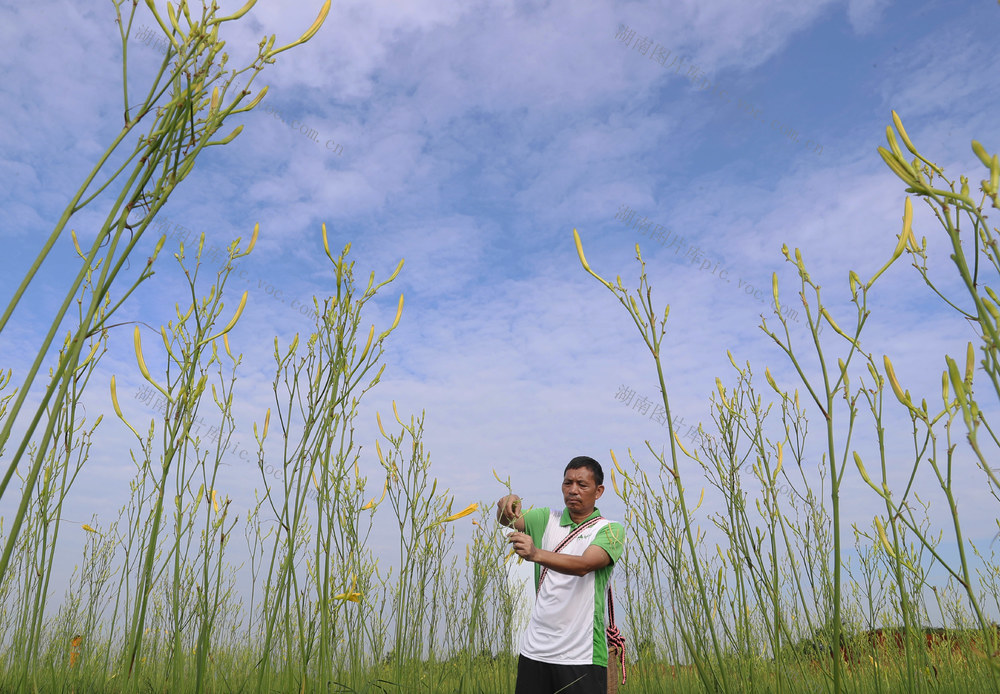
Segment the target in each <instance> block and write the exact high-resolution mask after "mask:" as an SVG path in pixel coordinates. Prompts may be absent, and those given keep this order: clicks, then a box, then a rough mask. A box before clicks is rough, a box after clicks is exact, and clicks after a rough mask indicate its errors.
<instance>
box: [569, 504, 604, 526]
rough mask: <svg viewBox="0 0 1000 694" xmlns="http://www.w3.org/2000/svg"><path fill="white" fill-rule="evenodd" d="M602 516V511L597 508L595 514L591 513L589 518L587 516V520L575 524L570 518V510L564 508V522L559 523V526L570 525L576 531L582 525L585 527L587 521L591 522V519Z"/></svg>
mask: <svg viewBox="0 0 1000 694" xmlns="http://www.w3.org/2000/svg"><path fill="white" fill-rule="evenodd" d="M600 515H601V510H600V509H599V508H597V507H596V506H595V507H594V512H593V513H591V514H590V515H589V516H587V517H586V518H584V519H583V520H582V521H580V522H579V523H574V522H573V519H572V518H570V515H569V509H568V508H564V509H563V514H562V520H560V521H559V525H562V526H566V525H568V526H570V527H571V528H572V529H573V530H575V529H576V528H578V527H580V526H581V525H583V524H584V523H586V522H587V521H589V520H590V519H591V518H597V517H598V516H600Z"/></svg>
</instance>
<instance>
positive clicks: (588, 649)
mask: <svg viewBox="0 0 1000 694" xmlns="http://www.w3.org/2000/svg"><path fill="white" fill-rule="evenodd" d="M600 515H601V512H600V511H599V510H597V509H594V512H593V513H592V514H591V515H590V516H588V517H587V518H586V519H585V520H584V521H582V522H581V523H574V522H573V521H572V519H571V518H570V516H569V511H567V510H565V509H563V510H562V511H554V510H550V509H548V508H536V509H532V510H530V511H527V512H526V513H525V514H524V525H525V532H526V533H527V534H528V535H531V539H532V540H533V541H534V543H535V546H536V547H540V548H542V549H545V550H548V551H550V552H551V551H553V550H554V549H555V548H556V545H558V544H559V543H560V542H562V541H563V540H564V539H565V538H566V536H567V535H569V534H570V533H571V532H572V531H573V530H575V529H576V528H577V527H578V526H579V525H582V523H585V522H587V521H588V520H590V519H591V518H596V517H598V516H600ZM590 545H597V546H598V547H601V548H603V549H604V551H605V552H607V553H608V556H610V557H611V564H609V565H608V566H605V567H604V568H603V569H598V570H597V571H591V572H590V573H588V574H586V575H585V576H569V575H566V574H561V573H559V572H558V571H552V570H551V569H550V570H549V571H548V572H546V574H545V581H544V582H543V583H542V587H541V590H538V577H539V574H540V573H541V569H542V567H541V565H539V564H537V563H536V564H535V589H536V595H535V606H534V608H533V609H532V611H531V619H530V620H529V621H528V627H527V629H525V631H524V635H523V636H522V637H521V654H522V655H523V656H525V657H527V658H531V659H532V660H537V661H539V662H542V663H553V664H559V665H603V666H605V667H607V664H608V643H607V639H606V638H605V635H604V627H605V624H606V622H605V612H606V610H607V590H608V581H610V580H611V572H612V571H613V570H614V564H615V562H617V561H618V559H619V557H621V554H622V549H623V548H624V546H625V528H624V527H622V525H621V524H620V523H614V522H612V521H609V520H606V519H602V520H600V521H598V522H597V523H595V524H594V525H593V526H591V527H589V528H587V529H586V530H584V531H583V532H582V533H580V534H579V535H577V536H576V537H575V538H573V540H572V542H570V543H569V544H568V545H566V546H565V547H563V549H562V550H561V551H560V553H562V554H571V555H577V556H579V555H582V554H583V553H584V551H585V550H586V549H587V547H589V546H590Z"/></svg>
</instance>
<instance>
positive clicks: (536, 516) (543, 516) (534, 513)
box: [523, 508, 549, 547]
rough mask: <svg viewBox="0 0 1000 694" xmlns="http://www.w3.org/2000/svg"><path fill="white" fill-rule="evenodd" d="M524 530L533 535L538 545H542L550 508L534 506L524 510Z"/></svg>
mask: <svg viewBox="0 0 1000 694" xmlns="http://www.w3.org/2000/svg"><path fill="white" fill-rule="evenodd" d="M523 518H524V532H525V533H526V534H528V535H531V539H532V541H533V542H534V543H535V546H536V547H541V546H542V537H543V536H544V535H545V526H546V525H548V523H549V509H547V508H533V509H531V510H528V511H525V512H524V516H523Z"/></svg>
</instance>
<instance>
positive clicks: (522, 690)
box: [514, 655, 608, 694]
mask: <svg viewBox="0 0 1000 694" xmlns="http://www.w3.org/2000/svg"><path fill="white" fill-rule="evenodd" d="M607 691H608V669H607V668H606V667H602V666H600V665H553V664H551V663H540V662H538V661H537V660H532V659H531V658H525V657H524V656H523V655H522V656H518V659H517V686H516V687H515V688H514V694H555V692H559V694H607Z"/></svg>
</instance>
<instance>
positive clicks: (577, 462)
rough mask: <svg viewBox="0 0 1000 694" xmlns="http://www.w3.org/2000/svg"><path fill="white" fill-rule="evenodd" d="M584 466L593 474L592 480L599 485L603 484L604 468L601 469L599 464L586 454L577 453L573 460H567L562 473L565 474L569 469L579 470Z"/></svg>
mask: <svg viewBox="0 0 1000 694" xmlns="http://www.w3.org/2000/svg"><path fill="white" fill-rule="evenodd" d="M582 467H585V468H587V469H588V470H590V472H591V473H592V474H593V475H594V482H595V483H596V484H597V486H598V487H600V486H601V485H602V484H604V470H602V469H601V464H600V463H599V462H597V461H596V460H594V459H593V458H591V457H590V456H586V455H578V456H576V457H575V458H573V460H571V461H569V464H567V465H566V469H565V470H563V475H565V474H566V473H567V472H569V471H570V470H579V469H580V468H582Z"/></svg>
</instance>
